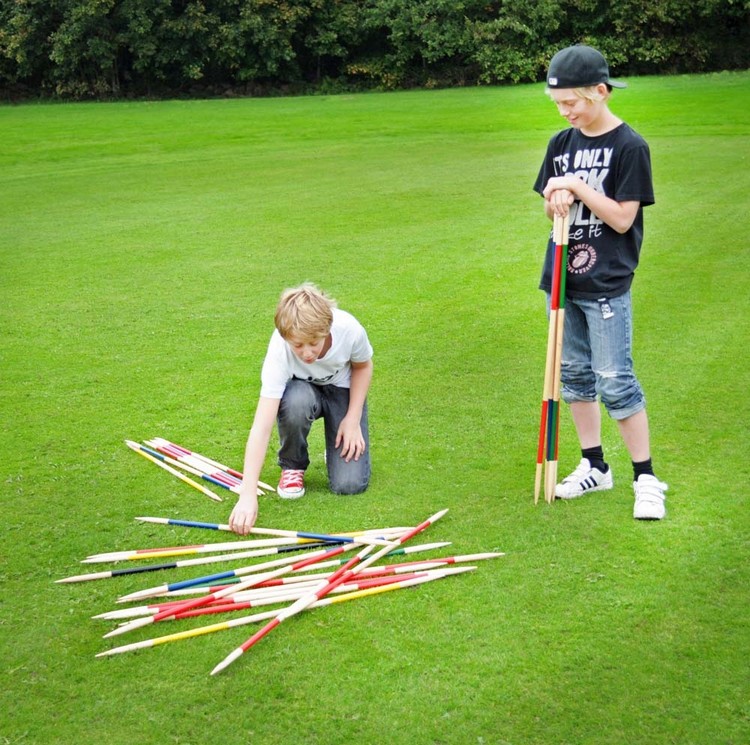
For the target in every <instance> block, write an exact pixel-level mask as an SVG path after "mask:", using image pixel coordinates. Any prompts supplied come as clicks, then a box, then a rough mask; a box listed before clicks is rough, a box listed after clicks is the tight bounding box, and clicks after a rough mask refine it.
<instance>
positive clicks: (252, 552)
mask: <svg viewBox="0 0 750 745" xmlns="http://www.w3.org/2000/svg"><path fill="white" fill-rule="evenodd" d="M128 446H129V447H131V448H133V449H134V450H136V452H139V453H140V454H142V455H146V456H148V458H149V459H150V460H153V461H154V462H155V463H157V464H158V465H161V466H162V467H168V468H169V469H170V470H174V469H172V466H171V465H170V463H169V462H165V461H163V460H162V459H161V458H158V457H156V455H155V453H160V454H161V455H164V451H166V450H169V451H170V452H171V453H172V455H169V456H165V457H168V458H169V459H170V461H172V462H174V463H179V462H180V460H181V459H185V458H187V459H189V460H190V461H191V463H188V464H186V465H189V467H191V468H193V469H194V471H198V472H200V473H202V474H203V476H206V475H209V476H210V478H212V479H215V480H216V481H217V482H219V483H222V482H223V483H225V484H226V487H225V488H229V489H232V490H234V489H235V488H236V486H237V484H238V483H239V482H240V481H241V479H242V474H240V473H238V472H236V471H235V472H233V473H232V472H230V470H229V469H227V468H226V467H225V466H221V465H220V464H218V463H216V462H215V461H209V460H208V459H205V458H203V456H200V455H198V454H197V453H193V452H191V451H189V450H186V449H185V448H181V447H179V446H177V445H174V444H173V443H168V441H166V440H152V441H150V445H149V446H147V447H146V448H145V449H144V446H139V445H137V444H136V443H131V442H128ZM157 447H158V448H159V450H157V449H156V448H157ZM173 456H174V457H173ZM178 456H179V457H178ZM197 461H201V462H203V463H208V464H209V465H208V466H207V467H208V468H211V469H213V472H212V473H211V474H206V473H205V472H203V471H201V469H200V468H198V467H197V466H196V462H197ZM218 472H221V473H222V474H230V475H232V476H233V478H234V479H235V483H233V484H230V483H229V482H228V481H225V480H224V479H223V477H222V476H220V475H217V473H218ZM175 475H178V476H179V477H180V478H182V477H183V474H181V473H178V472H176V471H175ZM191 481H192V480H191ZM191 485H193V486H196V487H198V488H199V489H200V490H201V491H203V487H202V486H201V485H200V484H197V483H196V482H192V484H191ZM261 488H269V489H270V487H267V486H266V485H262V486H261ZM447 511H448V510H441V511H440V512H437V513H435V514H434V515H432V516H431V517H429V518H428V519H426V520H425V521H424V522H422V523H420V524H419V525H417V526H416V527H397V528H377V529H368V530H358V531H355V532H350V533H349V532H348V533H332V534H327V533H325V534H324V533H309V532H303V531H292V530H277V529H271V528H260V527H254V528H252V529H251V531H250V532H251V533H252V534H255V535H263V536H272V537H271V538H255V539H252V540H239V536H238V537H237V538H236V539H235V540H232V541H226V542H221V543H204V544H200V545H195V544H193V545H187V546H172V547H160V548H150V549H149V548H146V549H135V550H129V551H115V552H110V553H102V554H95V555H92V556H89V557H87V558H86V559H84V560H83V561H82V563H86V564H93V563H100V562H119V561H141V560H148V559H158V560H160V561H161V560H163V559H165V558H172V557H179V556H186V555H195V554H214V555H211V556H202V557H197V558H192V559H178V560H176V561H171V562H169V563H163V562H162V563H158V564H149V565H145V566H139V567H135V568H127V569H113V570H110V571H104V572H96V573H93V574H81V575H77V576H74V577H67V578H65V579H60V580H57V582H58V583H72V582H84V581H89V580H98V579H108V578H112V577H117V576H123V575H130V574H137V573H141V572H153V571H160V570H167V569H173V568H178V567H188V566H196V565H202V564H210V563H217V562H225V561H236V560H244V559H250V558H257V557H261V556H269V555H272V554H283V553H288V552H294V553H295V554H296V555H294V556H289V557H283V558H279V559H274V560H270V561H264V562H261V563H256V564H249V565H244V566H242V567H240V568H238V569H232V570H228V571H224V572H220V573H216V574H210V575H204V576H200V577H194V578H192V579H187V580H182V581H179V582H172V583H168V584H161V585H158V586H156V587H151V588H148V589H145V590H139V591H137V592H132V593H130V594H128V595H124V596H122V597H120V598H119V599H118V601H117V602H118V603H128V602H133V601H138V602H143V601H144V600H150V601H151V602H150V603H149V604H148V605H140V606H137V607H128V608H122V609H119V610H113V611H109V612H107V613H101V614H99V615H97V616H94V618H97V619H105V620H118V621H120V624H119V625H118V626H117V627H116V628H115V629H114V630H112V631H110V632H109V633H107V634H105V635H104V638H105V639H106V638H110V637H113V636H118V635H120V634H125V633H127V632H129V631H133V630H135V629H138V628H141V627H144V626H147V625H150V624H154V623H160V622H162V621H179V620H181V619H187V618H194V617H196V616H201V615H208V614H217V613H227V612H232V611H240V610H246V609H250V608H253V609H255V608H258V607H260V606H274V605H275V606H280V607H278V608H275V609H271V610H267V611H262V612H256V613H253V614H252V615H247V616H241V617H235V618H233V619H232V620H228V621H223V622H221V623H214V624H211V625H209V626H200V627H197V628H190V629H188V630H186V631H179V632H176V633H172V634H167V635H164V636H158V637H155V638H151V639H146V640H143V641H138V642H134V643H132V644H126V645H124V646H120V647H115V648H113V649H109V650H107V651H104V652H101V653H99V654H98V655H97V657H105V656H108V655H113V654H120V653H122V652H129V651H133V650H137V649H144V648H146V647H154V646H157V645H159V644H164V643H167V642H172V641H179V640H182V639H189V638H191V637H194V636H201V635H204V634H210V633H213V632H215V631H223V630H226V629H232V628H236V627H238V626H244V625H247V624H252V623H259V622H262V621H266V623H265V625H264V626H263V627H262V628H261V629H260V630H259V631H257V632H256V633H255V634H253V635H252V636H251V637H250V638H249V639H247V641H245V642H244V643H243V644H241V645H240V646H239V647H237V648H236V649H234V650H233V651H232V652H231V653H230V654H229V655H228V656H227V657H225V658H224V659H223V660H222V661H221V662H220V663H219V664H218V665H216V667H215V668H214V669H213V670H212V671H211V675H215V674H216V673H218V672H220V671H221V670H223V669H224V668H225V667H227V666H228V665H230V664H231V663H232V662H234V661H235V660H236V659H237V658H238V657H240V656H241V655H243V654H244V653H245V652H246V651H247V650H248V649H250V648H251V647H252V646H254V645H255V644H256V643H257V642H258V641H259V640H260V639H261V638H263V637H264V636H265V635H266V634H268V633H269V632H270V631H272V630H273V629H274V628H276V627H277V626H278V625H280V624H281V623H282V622H284V621H286V620H287V619H289V618H291V617H292V616H295V615H297V614H298V613H300V612H302V611H304V610H306V609H309V608H318V607H320V606H324V605H332V604H334V603H342V602H345V601H348V600H355V599H358V598H362V597H368V596H370V595H375V594H380V593H384V592H390V591H392V590H398V589H402V588H406V587H413V586H415V585H419V584H423V583H425V582H430V581H434V580H437V579H443V578H445V577H449V576H453V575H456V574H461V573H463V572H469V571H472V570H474V569H476V566H471V565H470V564H471V563H472V562H475V561H479V560H483V559H490V558H494V557H497V556H503V554H501V553H481V554H468V555H463V556H447V557H438V558H428V559H422V560H417V561H407V562H402V563H392V564H387V563H384V564H381V565H379V566H375V564H376V562H378V561H379V560H380V559H383V558H390V557H393V556H399V555H407V554H412V553H419V552H427V551H433V550H435V549H439V548H443V547H445V546H448V545H450V543H445V542H443V543H429V544H419V545H411V546H408V547H407V546H404V544H405V543H406V542H407V541H409V540H410V539H411V538H413V537H414V536H416V535H418V534H419V533H421V532H422V531H424V530H425V529H426V528H428V527H429V526H430V525H432V524H433V523H435V522H436V521H437V520H439V519H440V518H441V517H443V515H445V513H446V512H447ZM136 520H138V521H140V522H146V523H157V524H164V525H179V526H184V527H188V528H207V529H212V530H222V531H229V526H228V525H220V524H214V523H205V522H193V521H188V520H173V519H169V518H160V517H137V518H136ZM354 549H357V553H356V554H355V555H354V556H353V557H352V558H350V559H348V560H347V559H346V558H342V557H341V555H342V554H344V553H346V552H348V551H352V550H354ZM299 551H305V555H304V558H301V557H300V556H299V554H298V552H299ZM458 564H460V565H462V566H455V565H458ZM451 565H453V566H451ZM186 596H188V597H187V599H186ZM329 596H332V597H329ZM157 598H158V599H159V600H158V601H155V600H154V599H157Z"/></svg>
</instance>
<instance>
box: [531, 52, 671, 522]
mask: <svg viewBox="0 0 750 745" xmlns="http://www.w3.org/2000/svg"><path fill="white" fill-rule="evenodd" d="M613 87H615V88H624V87H625V84H624V83H619V82H616V81H614V80H610V77H609V68H608V65H607V62H606V60H605V59H604V57H603V56H602V55H601V53H600V52H598V51H597V50H596V49H593V48H591V47H588V46H583V45H576V46H572V47H568V48H566V49H563V50H562V51H560V52H558V53H557V54H556V55H555V56H554V57H553V58H552V61H551V62H550V65H549V70H548V73H547V92H548V94H549V96H550V97H551V98H552V100H553V101H554V103H555V104H556V105H557V108H558V110H559V112H560V114H561V115H562V116H563V117H564V118H565V119H567V120H568V123H569V124H570V128H569V129H566V130H563V131H562V132H559V133H557V134H556V135H554V136H553V137H552V138H551V140H550V142H549V144H548V146H547V153H546V156H545V158H544V162H543V163H542V167H541V169H540V171H539V175H538V176H537V180H536V183H535V184H534V190H535V191H537V192H538V193H539V194H541V195H542V196H543V197H544V207H545V212H546V214H547V216H548V217H549V218H550V219H552V218H553V217H554V215H555V214H557V215H561V216H563V215H566V214H569V215H570V234H569V250H568V257H567V267H566V269H567V275H566V276H567V279H566V289H567V291H566V307H565V332H564V342H563V358H562V383H563V388H562V397H563V399H564V400H565V401H566V402H567V403H568V404H570V410H571V414H572V416H573V421H574V423H575V427H576V431H577V433H578V439H579V441H580V445H581V461H580V463H579V464H578V467H577V468H576V469H575V470H574V471H573V472H572V473H571V474H570V475H569V476H567V477H566V478H565V479H563V481H562V483H560V484H557V486H556V488H555V496H556V497H558V498H561V499H574V498H575V497H580V496H581V495H583V494H586V493H588V492H593V491H600V490H604V489H611V488H612V486H613V483H614V482H613V478H612V471H611V470H610V468H609V465H608V464H607V462H606V461H605V459H604V452H603V449H602V439H601V410H600V408H599V404H598V401H597V397H599V398H601V401H602V403H603V404H604V406H605V407H606V409H607V411H608V413H609V415H610V416H611V417H612V418H613V419H615V420H616V421H617V424H618V427H619V430H620V434H621V435H622V438H623V440H624V442H625V446H626V447H627V449H628V452H629V454H630V457H631V460H632V464H633V489H634V491H635V505H634V508H633V517H635V518H636V519H640V520H660V519H661V518H663V517H664V515H665V514H666V510H665V507H664V492H665V491H666V489H667V485H666V484H664V483H662V482H661V481H659V479H657V478H656V476H655V475H654V471H653V468H652V463H651V452H650V445H649V428H648V418H647V416H646V408H645V407H646V403H645V399H644V396H643V391H642V389H641V386H640V384H639V382H638V379H637V378H636V376H635V374H634V372H633V360H632V354H631V350H632V308H631V300H630V285H631V283H632V281H633V275H634V272H635V269H636V267H637V265H638V258H639V254H640V249H641V243H642V240H643V207H644V206H647V205H650V204H653V203H654V194H653V186H652V182H651V160H650V154H649V149H648V145H647V144H646V142H645V141H644V139H643V138H642V137H641V136H640V135H639V134H637V133H636V132H635V131H634V130H632V129H631V128H630V127H629V126H628V125H627V124H626V123H624V122H623V121H622V120H621V119H619V118H618V117H617V116H615V115H614V114H613V113H612V112H611V111H610V110H609V107H608V103H607V102H608V100H609V97H610V94H611V92H612V88H613ZM553 252H554V246H553V245H552V241H550V244H549V245H548V249H547V254H546V258H545V263H544V270H543V273H542V279H541V282H540V288H541V289H543V290H545V291H546V292H547V293H548V297H549V292H550V289H551V286H550V285H551V276H552V258H553Z"/></svg>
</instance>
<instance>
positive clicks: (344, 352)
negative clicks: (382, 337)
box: [260, 308, 372, 399]
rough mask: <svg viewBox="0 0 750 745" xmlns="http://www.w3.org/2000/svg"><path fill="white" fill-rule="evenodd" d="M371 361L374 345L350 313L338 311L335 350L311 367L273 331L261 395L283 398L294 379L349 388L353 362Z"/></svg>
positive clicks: (335, 311) (334, 327)
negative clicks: (287, 386) (285, 390)
mask: <svg viewBox="0 0 750 745" xmlns="http://www.w3.org/2000/svg"><path fill="white" fill-rule="evenodd" d="M370 359H372V346H371V345H370V341H369V339H368V338H367V332H366V331H365V329H364V327H363V326H362V324H360V322H359V321H358V320H357V319H356V318H355V317H354V316H353V315H351V314H350V313H347V312H346V311H344V310H339V309H338V308H334V309H333V324H332V325H331V348H330V349H329V350H328V351H327V352H326V354H325V356H324V357H323V358H322V359H319V360H315V362H312V363H311V364H309V365H306V364H305V363H304V362H302V360H300V359H299V357H297V355H296V354H294V352H293V351H292V348H291V347H290V346H289V344H287V342H286V341H284V338H283V337H282V336H281V334H280V333H279V332H278V330H275V331H274V332H273V334H272V335H271V341H270V342H269V343H268V351H267V352H266V358H265V360H263V369H262V370H261V374H260V381H261V387H260V395H261V396H263V397H264V398H279V399H280V398H281V397H282V396H283V395H284V389H285V388H286V384H287V383H288V382H289V381H290V380H291V379H292V378H297V379H299V380H307V381H308V382H310V383H313V384H314V385H335V386H338V387H339V388H348V387H349V384H350V382H351V377H352V366H351V363H352V362H367V361H368V360H370Z"/></svg>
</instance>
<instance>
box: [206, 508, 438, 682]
mask: <svg viewBox="0 0 750 745" xmlns="http://www.w3.org/2000/svg"><path fill="white" fill-rule="evenodd" d="M446 512H448V510H441V511H440V512H437V513H435V514H434V515H433V516H432V517H430V518H428V519H427V520H425V521H424V522H422V523H420V524H419V525H417V526H416V527H415V528H413V529H412V530H411V531H409V532H408V533H405V534H404V535H403V536H401V537H400V538H399V539H398V540H397V541H396V542H395V543H394V544H393V546H384V547H383V548H381V549H380V550H379V551H377V552H376V553H375V554H373V555H372V556H370V557H369V558H367V559H365V556H366V555H367V553H369V552H370V551H371V550H372V546H367V547H366V548H365V549H363V550H362V551H360V553H359V554H357V556H355V557H354V558H353V559H351V560H350V561H349V562H347V563H346V564H344V566H343V567H341V569H339V570H338V571H336V572H334V573H333V575H332V577H331V580H330V581H329V582H328V584H326V585H325V586H324V587H322V588H320V589H319V590H317V591H316V592H314V593H310V594H308V595H305V596H303V597H301V598H300V599H299V600H297V602H295V603H293V604H292V605H290V606H289V607H288V608H285V609H284V610H282V611H281V613H279V615H278V616H276V617H275V618H274V619H273V620H271V621H269V622H268V623H267V624H266V625H265V626H264V627H263V628H262V629H261V630H260V631H258V632H257V633H255V634H253V636H251V637H250V638H249V639H248V640H247V641H245V642H244V643H243V644H241V645H240V646H239V647H237V649H235V650H234V651H233V652H231V653H230V654H229V655H228V656H227V657H226V658H225V659H224V660H222V661H221V662H220V663H219V664H218V665H217V666H216V667H215V668H214V669H213V670H212V671H211V675H216V674H217V673H219V672H221V671H222V670H224V669H225V668H226V667H228V666H229V665H231V664H232V663H233V662H234V661H235V660H236V659H238V658H239V657H241V656H242V655H243V654H245V652H246V651H247V650H248V649H250V648H251V647H252V646H254V645H255V644H257V643H258V642H259V641H260V640H261V639H262V638H263V637H264V636H266V634H268V633H270V632H271V631H273V630H274V629H275V628H276V627H277V626H278V625H279V624H281V623H283V622H284V621H286V620H287V619H288V618H291V617H292V616H294V615H296V614H297V613H300V612H301V611H303V610H305V608H307V607H309V606H310V605H312V604H313V603H315V602H316V601H318V600H321V599H322V598H324V597H325V596H326V595H327V594H328V593H330V592H331V591H332V590H333V589H334V588H335V587H337V586H338V585H340V584H343V582H344V581H345V580H347V579H348V578H349V577H350V576H352V575H353V574H355V573H356V572H357V571H361V570H362V569H364V568H365V567H366V566H368V565H369V564H371V563H373V562H375V561H377V560H378V559H379V558H380V557H381V556H384V555H385V554H386V553H388V551H390V550H391V549H393V548H395V547H396V546H399V545H401V544H402V543H404V542H406V541H408V540H409V539H410V538H412V537H413V536H415V535H416V534H417V533H420V532H422V531H423V530H425V529H426V528H428V527H429V526H430V525H432V524H433V523H435V522H436V521H437V520H439V519H440V518H441V517H443V515H445V513H446ZM363 559H364V561H363ZM357 565H358V566H357Z"/></svg>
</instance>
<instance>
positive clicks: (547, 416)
mask: <svg viewBox="0 0 750 745" xmlns="http://www.w3.org/2000/svg"><path fill="white" fill-rule="evenodd" d="M568 219H569V216H568V215H566V216H565V217H560V216H559V215H555V217H554V221H553V225H552V238H553V240H554V243H555V253H554V259H553V264H552V287H551V291H550V313H549V330H548V333H547V359H546V362H545V365H544V389H543V391H542V416H541V420H540V423H539V444H538V446H537V456H536V479H535V482H534V504H536V503H537V502H538V501H539V492H540V490H541V483H542V469H543V468H544V499H545V501H546V502H547V503H551V502H553V501H554V499H555V486H556V484H557V452H558V445H559V438H560V366H561V363H562V350H563V331H564V329H565V277H566V260H567V259H566V257H567V255H568Z"/></svg>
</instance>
